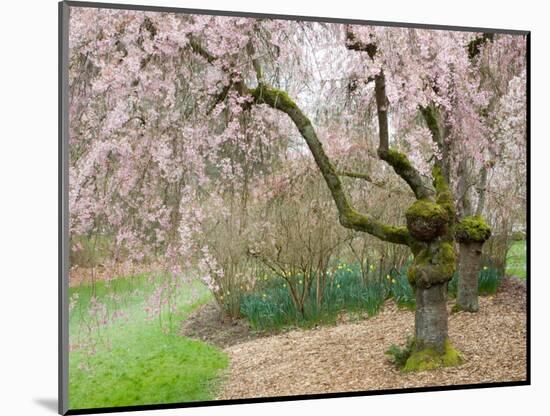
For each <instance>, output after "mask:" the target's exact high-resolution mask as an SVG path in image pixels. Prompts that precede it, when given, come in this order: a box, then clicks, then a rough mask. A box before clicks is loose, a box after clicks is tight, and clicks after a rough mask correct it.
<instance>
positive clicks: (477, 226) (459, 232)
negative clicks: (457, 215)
mask: <svg viewBox="0 0 550 416" xmlns="http://www.w3.org/2000/svg"><path fill="white" fill-rule="evenodd" d="M490 236H491V228H490V227H489V226H488V225H487V223H486V222H485V220H484V219H483V218H482V217H481V216H478V215H476V216H469V217H465V218H463V219H462V220H460V222H459V223H458V224H456V226H455V237H456V239H457V241H459V242H461V243H473V242H476V243H483V242H485V241H487V240H488V239H489V237H490Z"/></svg>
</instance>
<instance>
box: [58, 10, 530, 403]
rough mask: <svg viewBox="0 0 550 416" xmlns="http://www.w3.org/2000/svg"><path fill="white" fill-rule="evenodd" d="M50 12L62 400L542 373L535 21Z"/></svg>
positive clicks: (459, 382)
mask: <svg viewBox="0 0 550 416" xmlns="http://www.w3.org/2000/svg"><path fill="white" fill-rule="evenodd" d="M59 12H60V74H59V75H60V218H61V226H60V282H59V285H60V286H59V289H60V357H61V364H60V402H59V403H60V408H59V411H60V413H62V414H66V413H69V414H71V413H72V414H76V413H93V412H101V411H113V410H120V411H122V410H139V409H158V408H170V407H185V406H207V405H212V404H219V403H224V404H231V403H243V402H261V401H273V400H297V399H311V398H323V397H324V398H326V397H342V396H350V395H370V394H387V393H395V392H401V393H407V392H415V391H429V390H442V389H457V388H474V387H491V386H492V387H495V386H513V385H516V386H517V385H525V384H529V383H530V378H529V355H528V351H529V332H528V328H529V278H530V277H529V274H528V270H529V267H528V266H529V251H528V248H529V247H528V241H529V217H528V202H529V199H528V195H529V194H528V192H529V187H528V186H529V184H528V175H529V160H528V143H529V94H528V92H529V32H520V31H508V30H500V29H480V28H462V27H444V26H429V25H419V24H412V23H399V24H398V23H386V22H368V21H357V20H343V19H333V18H320V17H303V16H301V17H294V16H275V15H260V14H247V13H242V12H238V13H237V12H214V11H201V10H187V9H172V8H161V7H149V6H129V5H113V4H100V3H79V2H71V1H69V2H62V3H60V5H59Z"/></svg>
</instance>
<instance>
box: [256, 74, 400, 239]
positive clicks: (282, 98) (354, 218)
mask: <svg viewBox="0 0 550 416" xmlns="http://www.w3.org/2000/svg"><path fill="white" fill-rule="evenodd" d="M248 92H249V94H250V95H251V96H252V97H253V98H254V102H255V103H256V104H266V105H268V106H270V107H271V108H274V109H277V110H280V111H282V112H284V113H286V114H287V115H288V116H289V117H290V119H291V120H292V121H293V122H294V125H295V126H296V127H297V128H298V131H299V132H300V134H301V135H302V137H303V138H304V140H305V141H306V144H307V146H308V147H309V150H310V151H311V154H312V155H313V158H314V159H315V163H316V164H317V166H318V167H319V170H320V171H321V174H322V175H323V178H324V179H325V182H326V184H327V186H328V188H329V190H330V192H331V195H332V198H333V200H334V202H335V204H336V208H337V209H338V213H339V219H340V223H341V224H342V225H343V226H344V227H346V228H351V229H354V230H357V231H363V232H366V233H369V234H371V235H373V236H375V237H378V238H380V239H381V240H384V241H389V242H392V243H396V244H405V245H408V244H409V242H410V235H409V232H408V231H407V228H406V227H393V226H389V225H386V224H383V223H381V222H379V221H377V220H375V219H374V218H372V217H371V216H369V215H366V214H360V213H358V212H357V211H355V210H354V209H353V207H352V206H351V204H350V203H349V200H348V198H347V196H346V194H345V192H344V190H343V187H342V183H341V181H340V178H339V177H338V174H337V173H336V170H335V169H334V166H333V165H332V163H331V162H330V160H329V158H328V156H327V154H326V153H325V150H324V149H323V145H322V143H321V142H320V141H319V139H318V137H317V133H316V132H315V129H314V128H313V125H312V124H311V121H310V120H309V118H308V117H307V116H306V115H305V114H304V113H303V112H302V111H301V110H300V108H299V107H298V106H297V105H296V103H294V101H292V99H291V98H290V97H289V96H288V94H287V93H286V92H284V91H281V90H277V89H274V88H271V87H268V86H266V85H264V84H259V85H258V87H257V88H254V89H251V90H249V91H248Z"/></svg>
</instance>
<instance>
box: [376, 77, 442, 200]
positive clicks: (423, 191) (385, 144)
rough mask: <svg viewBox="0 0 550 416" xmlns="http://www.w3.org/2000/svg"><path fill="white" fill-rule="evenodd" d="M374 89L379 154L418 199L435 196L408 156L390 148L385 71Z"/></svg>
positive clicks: (377, 80) (378, 78) (377, 79)
mask: <svg viewBox="0 0 550 416" xmlns="http://www.w3.org/2000/svg"><path fill="white" fill-rule="evenodd" d="M374 91H375V96H376V108H377V113H378V136H379V144H378V156H379V157H380V159H382V160H383V161H385V162H387V163H388V164H389V165H390V166H391V167H392V168H393V170H394V171H395V173H397V174H398V175H399V176H401V178H403V179H404V180H405V182H407V184H408V185H409V187H410V188H411V189H412V191H413V192H414V195H415V196H416V198H417V199H425V198H428V199H430V198H433V195H434V192H433V190H432V189H431V188H430V187H428V186H426V185H425V184H424V181H423V180H422V176H420V173H419V172H418V171H417V170H416V169H415V168H414V166H413V165H412V164H411V162H410V161H409V159H408V158H407V156H405V155H404V154H403V153H400V152H398V151H396V150H393V149H390V148H389V133H388V99H387V97H386V81H385V78H384V73H383V72H380V73H379V74H378V75H376V77H375V80H374Z"/></svg>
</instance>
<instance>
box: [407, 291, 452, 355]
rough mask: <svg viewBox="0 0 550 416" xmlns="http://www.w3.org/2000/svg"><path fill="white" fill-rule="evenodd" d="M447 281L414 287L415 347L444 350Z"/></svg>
mask: <svg viewBox="0 0 550 416" xmlns="http://www.w3.org/2000/svg"><path fill="white" fill-rule="evenodd" d="M447 318H448V317H447V282H445V283H438V284H435V285H432V286H430V287H429V288H417V289H416V313H415V325H414V326H415V341H416V342H415V349H416V350H423V349H426V348H430V349H433V350H435V351H438V352H440V353H443V352H444V350H445V342H446V341H447V338H448V337H449V336H448V324H447V322H448V319H447Z"/></svg>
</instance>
